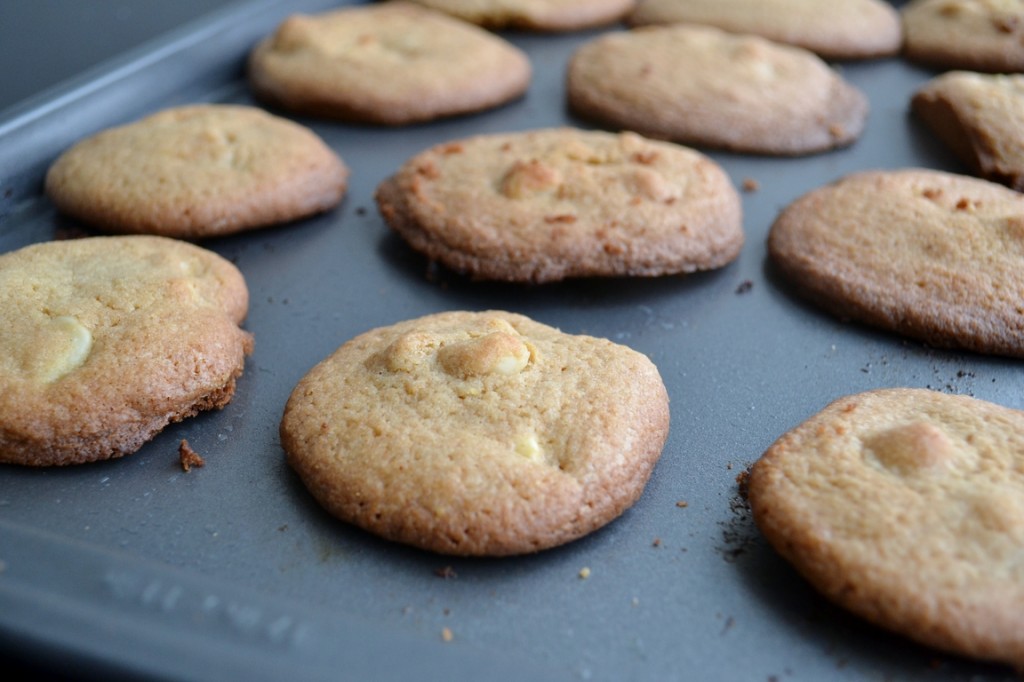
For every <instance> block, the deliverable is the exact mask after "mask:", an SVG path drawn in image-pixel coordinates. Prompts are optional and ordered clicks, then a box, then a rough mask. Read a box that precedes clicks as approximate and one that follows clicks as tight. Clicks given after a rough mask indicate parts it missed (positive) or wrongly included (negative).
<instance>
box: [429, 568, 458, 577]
mask: <svg viewBox="0 0 1024 682" xmlns="http://www.w3.org/2000/svg"><path fill="white" fill-rule="evenodd" d="M434 575H436V576H437V577H438V578H442V579H444V580H448V579H449V578H458V577H459V574H458V573H456V572H455V569H454V568H452V567H451V566H442V567H441V568H435V569H434Z"/></svg>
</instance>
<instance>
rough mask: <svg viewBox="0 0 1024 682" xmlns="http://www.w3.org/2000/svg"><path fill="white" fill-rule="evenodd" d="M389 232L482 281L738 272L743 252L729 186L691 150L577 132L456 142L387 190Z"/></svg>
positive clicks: (412, 163) (383, 195)
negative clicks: (734, 266) (731, 267)
mask: <svg viewBox="0 0 1024 682" xmlns="http://www.w3.org/2000/svg"><path fill="white" fill-rule="evenodd" d="M376 198H377V203H378V206H379V207H380V211H381V214H382V215H383V216H384V218H385V220H386V221H387V222H388V224H389V225H390V226H391V227H392V228H393V229H394V230H395V231H396V232H398V233H399V234H400V235H402V237H404V238H405V240H406V241H407V242H409V244H410V245H411V246H412V247H413V248H415V249H416V250H418V251H421V252H423V253H425V254H426V255H427V256H428V257H429V258H431V259H434V260H437V261H440V262H441V263H443V264H444V265H446V266H448V267H450V268H452V269H454V270H457V271H460V272H464V273H468V274H470V275H471V276H473V277H476V278H479V279H497V280H507V281H520V282H551V281H556V280H561V279H564V278H567V277H595V276H625V275H630V276H656V275H666V274H673V273H684V272H693V271H696V270H708V269H712V268H717V267H721V266H723V265H725V264H726V263H729V262H730V261H732V260H733V259H735V258H736V256H737V255H739V252H740V248H741V247H742V246H743V226H742V215H741V213H742V209H741V206H740V199H739V195H738V193H737V192H736V189H735V188H734V187H733V185H732V183H731V181H730V180H729V177H728V176H727V175H726V174H725V172H724V171H723V170H722V169H721V168H720V167H719V166H718V165H717V164H716V163H715V162H713V161H712V160H711V159H709V158H707V157H706V156H704V155H703V154H700V153H698V152H695V151H693V150H691V149H686V148H685V147H680V146H677V145H673V144H670V143H666V142H655V141H652V140H646V139H644V138H642V137H640V136H639V135H635V134H633V133H624V134H620V135H614V134H611V133H605V132H601V131H582V130H576V129H572V128H558V129H544V130H534V131H529V132H524V133H508V134H500V135H487V136H480V137H472V138H469V139H465V140H461V141H457V142H449V143H446V144H442V145H438V146H436V147H433V148H431V149H428V150H426V151H425V152H422V153H420V154H417V155H416V156H414V157H412V158H411V159H410V160H408V161H407V162H406V163H405V164H404V165H403V166H402V168H401V169H399V171H398V172H397V173H396V174H395V175H394V176H392V177H390V178H388V179H386V180H385V181H384V182H382V183H381V184H380V186H379V187H378V188H377V193H376Z"/></svg>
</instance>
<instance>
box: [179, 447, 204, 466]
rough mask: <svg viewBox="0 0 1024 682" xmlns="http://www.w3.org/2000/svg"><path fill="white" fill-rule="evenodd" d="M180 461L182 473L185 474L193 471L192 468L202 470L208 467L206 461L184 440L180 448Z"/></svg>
mask: <svg viewBox="0 0 1024 682" xmlns="http://www.w3.org/2000/svg"><path fill="white" fill-rule="evenodd" d="M178 460H179V461H180V462H181V469H182V471H185V472H189V471H191V470H192V467H196V468H198V469H201V468H202V467H203V466H205V465H206V460H204V459H203V458H202V457H200V456H199V453H198V452H196V451H195V450H193V449H192V448H191V447H190V446H189V444H188V441H187V440H182V441H181V444H180V445H179V446H178Z"/></svg>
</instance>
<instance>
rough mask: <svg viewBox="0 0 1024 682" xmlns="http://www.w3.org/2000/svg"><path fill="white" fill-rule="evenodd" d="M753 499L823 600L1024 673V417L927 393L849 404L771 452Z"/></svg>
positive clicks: (776, 540) (774, 540) (753, 482)
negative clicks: (1000, 662)
mask: <svg viewBox="0 0 1024 682" xmlns="http://www.w3.org/2000/svg"><path fill="white" fill-rule="evenodd" d="M748 496H749V500H750V506H751V510H752V512H753V516H754V520H755V522H756V523H757V525H758V527H759V528H760V529H761V531H762V532H763V533H764V535H765V536H766V538H767V539H768V540H769V541H770V542H771V544H772V545H773V546H774V547H775V549H776V550H777V551H778V552H779V553H780V554H781V555H782V556H783V557H785V558H786V559H787V560H789V561H790V562H791V563H792V564H793V565H794V566H795V567H796V568H797V570H799V571H800V573H801V574H803V575H804V577H805V578H807V580H808V581H810V582H811V584H813V585H814V586H815V587H816V588H817V589H818V590H819V591H821V592H822V593H823V594H824V595H825V596H827V597H829V598H830V599H832V600H834V601H836V602H838V603H839V604H841V605H842V606H844V607H845V608H847V609H849V610H850V611H852V612H854V613H856V614H858V615H860V616H861V617H863V618H866V619H868V620H870V621H871V622H873V623H875V624H876V625H880V626H882V627H885V628H888V629H890V630H893V631H896V632H899V633H901V634H903V635H906V636H907V637H910V638H913V639H915V640H917V641H919V642H921V643H924V644H927V645H929V646H933V647H938V648H941V649H944V650H946V651H950V652H955V653H958V654H961V655H966V656H974V657H977V658H983V659H991V660H995V661H1002V662H1005V663H1010V664H1011V665H1015V666H1016V667H1018V668H1024V610H1022V609H1021V608H1020V605H1021V603H1022V602H1024V412H1021V411H1019V410H1013V409H1009V408H1006V407H1002V406H999V405H995V404H993V403H989V402H985V401H981V400H977V399H974V398H969V397H966V396H954V395H947V394H943V393H939V392H935V391H928V390H923V389H884V390H877V391H871V392H868V393H862V394H859V395H853V396H847V397H844V398H841V399H839V400H837V401H835V402H834V403H832V404H831V405H829V406H827V407H826V408H825V409H824V410H822V411H821V412H820V413H819V414H817V415H815V416H813V417H811V418H810V419H808V420H807V421H806V422H804V423H803V424H801V425H799V426H797V427H796V428H794V429H792V430H791V431H789V432H788V433H786V434H785V435H783V436H782V437H781V438H779V439H778V441H776V442H775V443H774V444H773V445H772V446H771V447H770V448H769V449H768V450H767V452H766V453H765V454H764V455H763V456H762V457H761V459H760V460H759V461H758V462H757V463H755V465H754V467H753V469H752V471H751V474H750V477H749V479H748Z"/></svg>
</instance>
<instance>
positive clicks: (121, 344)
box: [0, 236, 252, 466]
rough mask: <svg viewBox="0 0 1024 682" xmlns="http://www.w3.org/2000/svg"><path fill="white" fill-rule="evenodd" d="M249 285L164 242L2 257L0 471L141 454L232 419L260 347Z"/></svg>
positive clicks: (221, 265)
mask: <svg viewBox="0 0 1024 682" xmlns="http://www.w3.org/2000/svg"><path fill="white" fill-rule="evenodd" d="M248 297H249V294H248V290H247V288H246V285H245V281H244V279H243V278H242V274H241V273H240V272H239V271H238V269H237V268H235V266H233V265H231V263H229V262H228V261H226V260H224V259H223V258H221V257H220V256H218V255H217V254H215V253H213V252H210V251H207V250H205V249H201V248H199V247H197V246H193V245H191V244H188V243H185V242H180V241H175V240H171V239H165V238H161V237H149V236H132V237H93V238H89V239H78V240H70V241H60V242H49V243H44V244H37V245H34V246H29V247H26V248H23V249H20V250H18V251H13V252H10V253H7V254H4V255H2V256H0V329H2V330H3V331H2V333H0V462H7V463H14V464H27V465H32V466H48V465H64V464H78V463H82V462H91V461H95V460H102V459H109V458H113V457H121V456H123V455H128V454H131V453H132V452H135V451H136V450H137V449H138V448H139V447H140V446H141V445H142V444H143V443H144V442H146V441H147V440H149V439H150V438H152V437H153V436H154V435H156V434H157V433H158V432H159V431H160V430H161V429H163V428H164V427H165V426H166V425H167V424H169V423H171V422H176V421H180V420H182V419H184V418H186V417H191V416H193V415H195V414H196V413H198V412H200V411H201V410H209V409H215V408H220V407H223V406H224V405H226V404H227V403H228V402H229V401H230V400H231V397H232V395H233V394H234V391H235V380H236V379H237V378H238V377H239V376H240V375H241V374H242V367H243V364H244V361H245V356H246V355H247V354H249V353H250V352H252V337H251V336H250V334H249V333H248V332H246V331H244V330H242V329H240V328H239V326H238V325H239V324H240V323H241V322H242V320H243V319H244V318H245V315H246V310H247V308H248Z"/></svg>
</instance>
